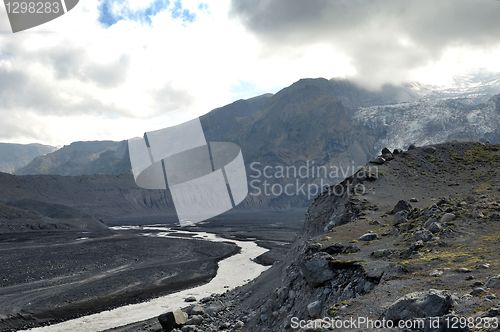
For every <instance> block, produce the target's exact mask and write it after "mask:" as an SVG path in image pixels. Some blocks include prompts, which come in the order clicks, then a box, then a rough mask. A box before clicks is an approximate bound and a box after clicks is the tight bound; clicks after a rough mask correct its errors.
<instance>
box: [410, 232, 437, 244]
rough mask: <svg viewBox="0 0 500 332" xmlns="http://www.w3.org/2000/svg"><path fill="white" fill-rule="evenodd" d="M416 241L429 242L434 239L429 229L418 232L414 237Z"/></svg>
mask: <svg viewBox="0 0 500 332" xmlns="http://www.w3.org/2000/svg"><path fill="white" fill-rule="evenodd" d="M413 237H414V239H415V241H423V242H428V241H431V240H432V239H433V236H432V233H431V232H430V231H429V230H428V229H422V230H419V231H416V232H415V234H414V235H413Z"/></svg>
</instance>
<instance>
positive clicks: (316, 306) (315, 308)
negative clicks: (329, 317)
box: [307, 301, 322, 318]
mask: <svg viewBox="0 0 500 332" xmlns="http://www.w3.org/2000/svg"><path fill="white" fill-rule="evenodd" d="M321 309H322V308H321V302H320V301H314V302H311V303H309V304H308V305H307V312H308V313H309V316H310V317H311V318H317V317H319V315H320V314H321Z"/></svg>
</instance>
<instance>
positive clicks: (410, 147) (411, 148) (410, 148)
mask: <svg viewBox="0 0 500 332" xmlns="http://www.w3.org/2000/svg"><path fill="white" fill-rule="evenodd" d="M416 148H417V147H416V146H415V144H410V145H409V146H408V150H415V149H416Z"/></svg>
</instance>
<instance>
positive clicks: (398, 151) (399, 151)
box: [392, 149, 403, 155]
mask: <svg viewBox="0 0 500 332" xmlns="http://www.w3.org/2000/svg"><path fill="white" fill-rule="evenodd" d="M402 152H403V151H401V150H400V149H394V151H392V154H393V155H394V154H401V153H402Z"/></svg>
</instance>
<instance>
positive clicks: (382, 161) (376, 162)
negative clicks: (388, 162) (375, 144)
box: [370, 156, 385, 165]
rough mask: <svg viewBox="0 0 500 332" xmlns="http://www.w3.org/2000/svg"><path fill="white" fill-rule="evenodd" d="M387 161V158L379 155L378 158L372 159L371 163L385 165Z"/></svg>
mask: <svg viewBox="0 0 500 332" xmlns="http://www.w3.org/2000/svg"><path fill="white" fill-rule="evenodd" d="M384 163H385V159H384V157H382V156H378V157H377V158H375V159H373V160H371V161H370V164H375V165H383V164H384Z"/></svg>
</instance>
